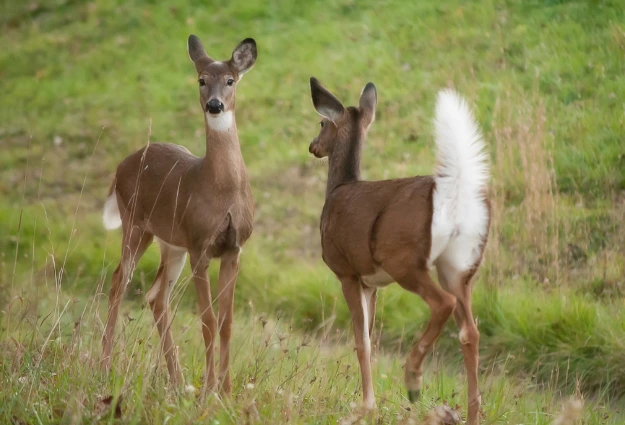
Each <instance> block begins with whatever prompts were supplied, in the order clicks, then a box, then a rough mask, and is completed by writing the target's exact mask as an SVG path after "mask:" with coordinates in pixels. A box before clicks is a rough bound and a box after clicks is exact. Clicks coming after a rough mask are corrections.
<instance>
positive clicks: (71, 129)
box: [0, 0, 625, 424]
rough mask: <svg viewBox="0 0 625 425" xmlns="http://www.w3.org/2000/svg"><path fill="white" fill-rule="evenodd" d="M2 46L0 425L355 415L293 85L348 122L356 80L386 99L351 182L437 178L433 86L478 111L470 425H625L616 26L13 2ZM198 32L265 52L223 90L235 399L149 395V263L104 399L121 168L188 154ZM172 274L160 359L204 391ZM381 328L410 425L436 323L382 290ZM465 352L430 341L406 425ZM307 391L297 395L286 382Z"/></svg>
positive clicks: (549, 10) (584, 9)
mask: <svg viewBox="0 0 625 425" xmlns="http://www.w3.org/2000/svg"><path fill="white" fill-rule="evenodd" d="M0 27H2V34H1V35H0V43H1V44H2V46H3V47H4V48H3V49H2V51H1V52H0V92H2V93H3V96H1V97H0V141H1V145H2V147H3V148H4V149H3V155H2V156H1V157H0V199H1V202H0V222H2V223H3V226H2V227H1V228H0V309H1V310H2V321H1V323H0V335H2V339H3V340H4V341H5V343H4V345H3V348H2V352H1V357H0V361H1V362H2V364H1V368H2V369H3V374H2V380H3V381H2V388H3V389H5V391H2V393H1V395H0V397H2V398H3V401H2V403H1V405H2V406H3V407H2V409H3V410H2V411H1V412H0V414H1V415H4V416H2V417H3V421H12V420H16V421H17V420H19V421H22V422H23V423H55V422H60V421H70V423H71V420H70V417H73V415H77V416H76V417H78V418H81V419H80V420H85V421H91V420H93V419H94V418H95V417H97V413H95V409H96V406H97V405H98V402H99V400H100V399H101V397H103V396H105V395H111V394H112V395H114V396H115V397H117V396H118V395H119V394H122V395H123V397H124V399H125V402H124V403H123V415H124V416H123V421H124V423H128V422H133V421H134V422H135V423H144V422H148V423H150V422H151V423H160V422H164V421H165V417H166V415H170V416H172V419H170V420H169V421H170V422H171V421H174V422H175V421H180V422H181V423H187V422H193V421H195V420H197V419H198V418H200V417H202V415H204V414H206V416H205V419H208V418H210V420H213V421H215V420H218V421H220V422H221V423H241V422H244V421H245V420H249V421H252V420H253V416H254V415H255V414H254V412H253V410H254V409H253V408H251V407H249V406H250V403H251V402H252V400H253V399H255V400H256V402H255V403H256V410H258V411H259V415H260V417H261V420H262V421H264V422H272V421H273V422H280V421H281V420H284V421H286V419H284V418H278V417H276V416H275V415H281V414H282V413H280V412H283V411H285V410H288V409H291V415H292V417H291V420H292V422H294V423H298V421H300V422H303V423H331V422H333V421H336V418H338V417H341V416H344V415H345V414H346V413H347V412H348V411H349V409H350V407H349V403H350V402H357V401H358V395H357V394H356V392H357V391H358V378H357V376H358V374H357V373H354V372H352V371H353V370H354V368H355V355H354V354H352V353H351V352H350V349H349V347H350V344H351V343H350V342H349V341H350V336H349V317H348V314H347V309H346V306H345V305H344V301H343V300H342V296H341V294H340V289H339V286H338V285H337V283H336V282H335V279H334V278H333V276H331V274H330V273H329V272H328V271H327V269H326V268H325V266H324V265H323V264H322V262H321V260H320V252H319V251H320V249H319V236H318V230H317V226H318V216H319V213H320V211H321V207H322V204H323V193H324V187H325V185H324V182H325V174H326V169H325V168H324V166H323V165H321V164H318V163H316V162H313V161H311V159H310V158H309V155H308V153H307V146H308V143H309V141H310V140H311V138H312V137H313V136H314V135H315V134H316V131H317V120H318V119H317V117H316V114H315V112H314V110H313V108H312V106H311V104H310V98H309V96H310V95H309V91H308V86H307V81H308V78H309V77H310V75H311V74H313V75H315V76H316V77H318V78H319V79H320V80H321V81H322V82H323V83H324V84H325V85H327V86H328V87H329V88H330V89H331V90H333V92H335V93H336V94H337V95H338V96H339V97H340V98H341V99H342V100H344V101H345V103H348V104H349V103H353V102H355V100H356V96H357V95H358V93H359V92H360V90H361V89H362V87H363V86H364V84H365V83H366V82H367V81H373V82H374V83H375V84H376V86H377V88H378V93H379V104H378V109H377V110H378V116H377V119H376V122H375V123H374V125H373V127H372V129H371V131H370V135H369V138H368V140H367V143H366V147H365V151H364V160H363V164H364V166H363V175H364V177H366V178H368V179H381V178H392V177H401V176H407V175H414V174H427V173H430V172H431V170H432V167H433V152H432V146H433V141H432V138H431V137H430V134H431V118H432V112H433V102H434V98H435V93H436V91H437V90H438V89H439V88H442V87H445V86H453V87H455V88H457V89H458V90H459V91H461V92H462V93H463V94H465V95H466V96H467V97H468V98H469V99H470V101H471V102H472V103H473V104H474V105H475V107H476V113H477V116H478V120H479V122H480V125H481V127H482V128H483V129H484V132H485V136H486V139H487V142H488V146H489V151H490V152H491V159H492V163H493V166H492V170H493V179H492V185H491V201H492V205H493V212H494V218H493V223H492V227H491V235H490V239H489V245H488V250H487V255H486V262H485V264H484V265H483V267H482V269H481V271H480V273H479V277H478V282H477V289H476V295H475V307H474V310H475V313H476V316H477V317H478V318H479V328H480V330H481V333H482V340H481V342H482V344H481V358H482V370H481V382H482V383H481V389H482V391H483V393H484V411H485V415H486V416H485V422H486V423H494V424H521V423H548V422H549V421H550V419H551V418H552V416H553V415H554V414H555V413H556V412H557V411H558V410H559V408H560V404H561V402H562V400H563V399H564V398H566V397H568V396H569V395H572V394H578V395H583V396H584V397H585V398H586V409H585V415H586V417H585V422H584V423H590V424H594V423H615V424H616V423H622V422H623V413H622V412H621V410H622V407H621V406H622V402H623V397H624V396H625V376H624V373H623V371H622V367H621V365H622V364H623V363H624V361H625V359H623V354H622V353H623V352H624V350H623V345H625V342H624V341H625V339H624V338H623V334H624V332H623V331H624V330H625V329H624V327H625V325H624V323H625V320H624V319H625V318H624V317H623V313H622V305H623V301H624V298H623V291H624V290H625V289H624V287H623V285H624V284H625V278H624V276H625V248H623V247H625V231H624V230H625V228H624V226H623V223H625V197H624V193H625V157H624V156H623V149H622V136H621V135H622V134H623V131H624V128H623V127H624V118H623V117H624V115H623V102H622V99H624V98H625V81H624V78H625V77H624V76H625V72H624V71H625V59H624V55H623V52H624V51H625V10H624V7H623V6H622V5H621V4H620V2H617V1H596V2H588V1H568V2H564V1H543V2H538V1H530V2H528V1H523V2H521V1H514V0H508V1H489V0H480V1H476V2H471V3H469V4H466V2H461V1H449V2H445V3H444V4H442V3H441V4H439V2H434V1H422V2H402V1H385V2H383V3H380V2H369V1H365V2H358V3H356V2H353V1H350V0H343V1H330V2H307V3H305V4H301V5H300V4H295V3H292V2H286V1H278V0H277V1H270V2H261V1H246V2H230V3H223V4H219V5H217V4H206V2H195V1H193V0H181V1H178V2H176V3H175V4H165V3H161V2H156V1H135V2H122V1H118V0H98V1H94V2H86V1H80V0H48V1H46V2H22V3H18V2H10V1H4V2H0ZM190 33H195V34H197V35H199V36H200V37H201V39H202V40H203V42H204V45H205V47H206V49H207V51H208V53H209V54H211V55H212V56H213V57H215V58H219V59H221V58H226V57H228V56H229V55H230V53H231V50H232V48H233V47H234V46H235V45H236V43H237V42H238V41H240V40H241V39H243V38H245V37H248V36H252V37H254V38H255V39H256V40H257V42H258V46H259V59H258V62H257V65H256V66H255V68H254V69H253V70H252V71H250V72H249V74H248V75H247V76H246V78H245V80H244V81H243V83H242V84H241V86H240V88H239V90H238V102H237V122H238V126H239V134H240V138H241V143H242V150H243V153H244V156H245V160H246V163H247V165H248V168H249V171H250V176H251V182H252V187H253V191H254V197H255V200H256V217H255V233H254V235H253V238H252V239H251V240H250V242H249V243H248V245H247V246H246V248H245V253H244V255H243V258H242V262H243V263H242V267H243V269H242V273H241V277H240V279H239V282H238V287H237V295H236V311H237V327H238V331H237V332H236V333H235V334H236V335H237V338H238V339H237V348H236V352H237V353H238V354H237V356H236V360H235V365H234V379H235V382H236V383H237V390H236V397H235V398H234V399H233V401H232V402H231V403H230V402H225V403H226V404H225V405H223V406H222V405H220V404H219V402H218V401H216V400H209V401H208V402H207V403H198V402H196V401H195V400H194V399H193V398H189V397H187V398H184V397H183V398H182V399H177V398H176V397H175V396H174V395H173V394H172V393H171V391H167V390H165V389H164V387H166V386H167V383H166V380H165V377H164V375H163V374H164V368H163V367H162V365H160V366H159V367H158V368H154V367H153V366H154V365H155V364H156V363H157V360H158V359H157V357H158V350H156V348H149V347H147V341H149V342H150V344H152V345H153V346H154V347H156V346H157V340H156V338H155V337H154V335H152V334H153V333H154V332H153V329H152V326H151V323H150V320H149V319H150V318H149V315H148V317H144V316H145V313H144V310H143V309H142V308H141V306H142V305H143V295H144V294H145V292H146V291H147V289H148V288H149V286H150V285H151V282H152V280H153V278H154V274H155V271H156V266H157V262H158V253H157V250H156V249H155V248H151V249H150V250H149V251H148V253H147V254H146V256H145V257H144V259H143V261H142V262H141V264H140V265H139V268H138V270H137V272H136V273H135V276H134V279H133V282H132V283H131V285H130V289H129V291H128V294H127V297H126V298H128V299H129V300H130V301H128V302H127V304H124V306H123V311H124V313H125V314H126V315H127V317H132V318H135V319H136V320H133V321H130V319H126V322H127V323H125V329H124V330H123V331H122V330H120V332H121V337H120V342H119V344H118V346H117V348H116V353H117V356H118V362H119V363H118V366H117V369H116V371H115V373H114V374H112V375H111V376H103V375H102V374H100V373H99V372H96V371H95V370H94V369H95V368H94V366H95V364H96V363H97V358H98V351H99V342H98V341H99V338H100V334H101V322H102V320H104V317H105V316H104V314H105V313H104V308H105V304H106V303H105V302H104V299H103V294H102V292H106V290H107V289H108V284H109V280H110V273H111V272H112V270H113V269H114V267H115V266H116V261H117V260H118V258H119V244H120V237H119V234H117V233H114V232H113V233H108V234H107V233H105V232H104V230H103V229H102V226H101V224H100V211H101V207H102V204H103V200H104V198H105V195H106V190H107V188H108V186H109V184H110V179H111V177H112V173H113V171H114V169H115V166H116V164H117V163H118V162H119V161H120V160H121V159H123V158H124V157H125V156H126V155H128V154H129V153H131V152H132V151H134V150H135V149H137V148H139V147H141V146H142V145H144V144H145V143H146V141H147V139H148V134H151V136H150V139H151V140H152V141H171V142H175V143H180V144H183V145H185V146H187V147H188V148H189V149H190V150H191V151H193V152H195V153H197V154H201V153H202V150H203V144H204V140H203V130H202V127H201V125H202V118H201V112H200V108H199V105H198V104H197V91H196V90H197V89H196V82H195V75H194V70H193V66H192V64H191V63H190V62H189V60H188V58H187V56H186V49H185V45H184V43H185V40H186V38H187V36H188V35H189V34H190ZM211 269H212V268H211ZM214 272H215V270H211V274H212V275H213V276H214ZM186 273H188V271H185V274H184V275H183V279H182V281H181V283H180V285H179V287H178V289H177V291H176V296H175V299H174V301H175V303H177V304H179V305H180V308H179V309H178V312H177V319H176V326H177V327H176V333H175V334H174V335H175V337H176V341H178V343H179V344H180V345H181V346H182V349H181V351H182V352H183V358H182V362H183V365H184V366H185V367H187V368H188V369H187V370H185V375H186V377H187V379H188V380H191V381H192V382H193V383H194V384H199V377H200V376H201V360H200V357H201V356H200V354H199V353H200V351H201V348H200V347H201V343H200V338H199V337H200V333H199V325H198V324H197V323H196V319H195V315H194V313H193V312H194V311H195V297H194V294H193V293H192V291H191V290H190V289H189V288H188V286H189V285H188V275H187V274H186ZM68 301H69V304H67V308H66V309H64V308H65V306H66V303H67V302H68ZM379 304H380V305H379V314H378V321H377V325H376V335H377V337H376V338H377V340H378V345H379V353H378V363H377V366H376V386H377V395H378V404H379V405H380V406H381V409H380V415H381V419H380V421H381V422H382V423H388V422H393V421H399V422H400V423H401V420H403V418H404V416H406V415H408V414H409V413H408V412H407V411H406V410H404V409H403V407H405V406H406V404H405V400H404V399H403V398H402V397H403V389H402V388H401V379H400V377H401V376H402V372H401V370H400V367H401V359H402V355H403V353H404V352H405V351H406V350H407V348H408V347H409V345H410V343H411V342H412V340H413V335H415V334H418V333H419V332H420V331H421V330H422V329H423V328H424V326H425V324H426V322H427V318H428V314H429V313H428V311H427V309H426V307H425V305H424V303H423V302H422V301H420V300H418V299H417V298H416V297H414V296H411V295H408V294H407V293H404V292H402V291H401V290H399V289H397V288H389V289H387V290H384V291H382V293H381V295H380V302H379ZM250 306H251V307H250ZM261 315H262V316H263V317H265V318H266V320H269V321H270V322H271V323H277V324H278V326H279V327H280V328H281V329H282V330H281V332H285V333H287V334H288V335H289V338H290V340H291V342H290V344H291V345H289V347H286V346H285V349H287V348H288V350H289V351H288V353H283V354H284V355H281V354H280V353H279V350H277V352H273V351H271V350H268V349H267V350H265V349H263V348H262V344H261V343H260V341H261V340H262V338H263V337H264V336H265V335H266V333H267V331H266V330H265V331H262V330H261V329H260V328H259V325H258V321H257V320H256V319H258V318H259V317H260V316H261ZM57 321H58V323H57ZM76 323H78V325H76ZM54 324H56V326H53V325H54ZM272 326H273V325H272ZM289 329H290V330H289ZM454 332H455V326H454V325H453V324H450V325H449V326H448V328H447V329H446V331H445V332H444V335H443V336H442V338H441V340H440V341H439V343H438V345H437V353H436V354H435V355H434V356H433V358H432V360H431V361H430V362H429V363H428V365H427V366H426V369H427V371H428V374H429V375H428V377H427V382H428V383H429V387H428V389H427V390H426V394H425V401H424V403H423V404H421V405H419V406H418V407H417V410H416V411H415V412H411V414H415V415H416V416H419V417H420V416H422V415H423V414H424V413H425V411H426V410H427V409H429V407H431V405H433V404H435V403H440V400H442V399H446V400H448V401H450V403H452V404H453V403H456V402H458V403H460V404H461V405H463V406H464V396H463V395H462V394H463V393H462V391H463V389H464V386H465V384H464V379H463V375H462V362H461V357H460V355H459V350H458V344H457V338H456V337H455V334H454ZM337 333H338V334H337ZM311 338H312V339H311ZM309 339H310V341H311V342H310V343H309V345H310V346H309V347H301V348H300V349H299V354H301V355H298V356H296V355H295V354H294V353H295V352H296V351H297V346H298V345H301V341H302V340H309ZM46 341H47V342H46ZM139 341H144V343H143V344H140V343H139ZM183 341H184V343H183ZM273 343H275V338H274V342H273ZM146 347H147V348H146ZM126 348H129V349H131V350H133V352H135V353H137V354H136V355H135V357H132V358H130V357H128V354H127V350H126ZM289 353H291V354H292V356H291V357H289V355H290V354H289ZM81 356H82V357H81ZM17 358H19V359H21V360H20V361H19V362H18V361H17V360H16V359H17ZM336 361H339V362H340V363H339V365H336ZM250 365H255V366H254V368H252V366H250ZM330 365H331V366H330ZM347 365H351V366H350V368H351V369H350V371H341V370H342V369H341V368H342V367H347ZM255 368H256V369H255ZM296 368H297V370H298V371H304V372H302V376H305V377H306V379H304V378H302V379H295V378H291V379H290V380H289V379H287V378H288V377H289V376H290V375H289V374H291V373H293V371H295V370H296ZM261 369H262V370H268V372H265V375H262V374H261V375H259V374H258V370H261ZM4 372H6V373H4ZM346 375H347V376H348V377H349V379H347V378H345V376H346ZM382 375H385V376H386V378H383V377H382ZM259 376H263V377H264V379H263V382H262V383H261V382H260V379H259ZM313 376H314V377H317V380H316V381H315V382H313V383H310V382H309V381H307V379H308V377H310V379H311V380H312V377H313ZM338 376H340V379H339V378H337V377H338ZM252 378H254V379H255V381H254V382H253V383H254V388H253V389H249V390H248V389H246V388H245V385H247V384H248V383H250V382H251V381H250V380H251V379H252ZM20 379H21V381H20ZM284 380H286V382H285V383H284V384H283V388H282V391H283V392H282V394H280V395H278V393H277V390H276V388H277V387H278V386H279V385H280V384H281V383H282V382H283V381H284ZM306 382H309V383H308V384H306V385H303V384H304V383H306ZM290 393H292V394H293V399H292V401H290V402H288V403H287V398H288V397H287V396H288V394H290ZM285 394H286V395H285ZM452 394H453V396H452ZM289 403H290V404H289ZM289 405H290V406H291V407H290V408H288V406H289ZM246 409H247V410H246ZM385 409H387V410H385ZM246 411H247V412H248V413H247V415H248V419H245V415H246V413H245V412H246ZM67 415H69V416H67ZM396 415H399V416H400V419H396ZM603 415H606V418H603ZM64 417H65V419H63V418H64ZM80 420H78V422H80ZM111 421H113V422H114V420H111ZM324 421H325V422H324ZM610 421H612V422H610Z"/></svg>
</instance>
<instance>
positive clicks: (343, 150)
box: [326, 132, 364, 198]
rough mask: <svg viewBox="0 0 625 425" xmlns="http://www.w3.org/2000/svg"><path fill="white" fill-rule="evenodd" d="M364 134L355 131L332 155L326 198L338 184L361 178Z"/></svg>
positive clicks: (339, 144)
mask: <svg viewBox="0 0 625 425" xmlns="http://www.w3.org/2000/svg"><path fill="white" fill-rule="evenodd" d="M363 141H364V135H361V134H359V132H355V133H353V134H350V135H349V138H348V139H347V141H346V142H344V143H337V146H336V147H335V149H334V152H332V155H330V157H329V159H328V162H329V169H328V183H327V186H326V198H327V197H328V196H329V195H330V193H331V192H332V191H333V190H334V189H336V188H337V187H338V186H340V185H342V184H345V183H351V182H355V181H358V180H360V158H361V151H362V142H363Z"/></svg>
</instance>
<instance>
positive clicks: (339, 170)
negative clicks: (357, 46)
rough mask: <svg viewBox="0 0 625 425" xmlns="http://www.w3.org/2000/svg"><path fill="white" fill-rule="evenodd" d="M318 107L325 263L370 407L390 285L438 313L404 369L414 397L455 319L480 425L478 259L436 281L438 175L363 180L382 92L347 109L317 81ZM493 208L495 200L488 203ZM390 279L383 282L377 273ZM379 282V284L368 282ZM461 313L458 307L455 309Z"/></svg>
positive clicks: (316, 144)
mask: <svg viewBox="0 0 625 425" xmlns="http://www.w3.org/2000/svg"><path fill="white" fill-rule="evenodd" d="M311 93H312V100H313V104H314V106H315V109H316V110H317V112H318V113H319V114H320V115H321V116H322V117H323V118H322V121H321V130H320V132H319V135H318V136H317V137H315V139H314V140H313V142H312V143H311V144H310V147H309V151H310V152H311V153H312V154H314V155H315V156H316V157H319V158H322V157H325V156H327V157H328V159H329V161H328V162H329V170H328V182H327V187H326V200H325V204H324V206H323V211H322V213H321V221H320V231H321V246H322V255H323V260H324V262H325V263H326V264H327V265H328V267H329V268H330V269H331V270H332V271H333V272H334V274H335V275H336V276H337V278H338V279H339V280H340V281H341V284H342V289H343V294H344V296H345V300H346V302H347V305H348V307H349V310H350V314H351V316H352V322H353V326H354V334H355V342H356V352H357V355H358V361H359V363H360V370H361V375H362V384H363V408H364V409H366V410H369V409H374V408H375V399H374V395H373V382H372V376H371V365H370V356H371V342H370V334H371V330H372V327H373V320H374V317H375V309H376V299H377V288H378V287H380V286H384V285H386V284H388V283H391V281H395V282H397V283H398V284H399V285H400V286H401V287H402V288H404V289H406V290H408V291H410V292H413V293H415V294H418V295H419V296H421V297H422V298H423V299H424V300H425V301H426V303H427V304H428V306H429V307H430V311H431V320H430V322H429V324H428V326H427V329H426V330H425V332H424V333H423V335H422V336H421V338H420V339H419V341H418V342H417V343H416V344H414V346H413V348H412V350H411V352H410V354H409V356H408V358H407V360H406V366H405V381H406V386H407V388H408V393H409V397H410V398H411V399H413V398H414V397H416V396H418V394H419V392H420V389H421V385H422V382H421V380H422V363H423V359H424V358H425V355H426V354H427V353H428V352H429V350H430V349H431V347H432V345H433V344H434V342H435V341H436V339H437V338H438V336H439V334H440V332H441V330H442V327H443V325H444V324H445V322H446V321H447V319H448V318H449V317H450V316H451V315H452V313H453V314H454V317H455V319H456V321H457V322H458V324H459V326H460V328H461V333H460V334H461V336H462V337H463V340H462V341H461V343H462V350H463V354H464V357H465V366H466V368H467V372H468V382H469V409H468V424H470V425H475V424H477V423H478V420H479V418H478V414H479V407H480V398H479V390H478V387H477V364H478V363H477V362H478V352H477V349H478V344H479V332H478V331H477V326H476V325H475V322H474V320H473V316H472V313H471V279H472V277H473V275H474V274H475V272H476V271H477V268H478V266H479V264H480V262H481V257H482V254H483V251H484V246H485V244H486V240H485V239H484V241H483V243H482V246H481V253H480V255H479V258H478V260H477V261H476V263H475V264H474V265H473V267H471V268H470V270H466V271H464V272H462V273H461V274H458V273H456V272H455V271H454V270H452V269H450V268H449V267H448V266H447V265H446V264H443V263H442V262H441V261H437V263H436V268H437V270H438V272H439V281H440V283H441V286H442V287H443V288H444V289H443V288H441V287H440V286H439V285H437V284H436V283H435V282H434V281H433V280H432V279H431V278H430V276H429V268H428V261H429V256H430V249H431V245H432V241H431V229H432V217H433V212H434V207H433V205H434V204H433V199H434V198H433V195H434V190H435V187H436V182H435V178H434V176H421V177H409V178H401V179H393V180H384V181H373V182H370V181H361V180H360V160H361V151H362V144H363V142H364V140H365V138H366V134H367V130H368V128H369V126H370V125H371V123H372V122H373V119H374V116H375V107H376V102H377V93H376V91H375V87H374V86H373V84H371V83H369V84H367V86H365V88H364V90H363V92H362V94H361V97H360V103H359V107H348V108H344V107H343V105H342V104H341V102H340V101H339V100H338V99H337V98H336V97H334V95H333V94H332V93H330V92H329V91H328V90H327V89H325V88H324V87H323V86H322V85H321V84H320V83H319V82H318V81H317V80H316V79H315V78H311ZM485 202H486V203H487V205H488V200H485ZM380 270H383V271H384V272H385V273H386V274H387V275H388V276H389V277H388V279H389V281H388V282H387V281H384V279H387V278H386V277H385V276H383V277H382V278H381V279H382V280H381V281H376V280H375V278H374V277H372V276H377V275H376V272H379V271H380ZM368 279H372V280H368ZM456 306H457V308H456Z"/></svg>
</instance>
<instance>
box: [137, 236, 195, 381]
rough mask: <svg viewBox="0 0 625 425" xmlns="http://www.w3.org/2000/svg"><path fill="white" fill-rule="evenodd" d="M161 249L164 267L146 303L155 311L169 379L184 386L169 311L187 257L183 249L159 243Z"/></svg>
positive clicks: (153, 312) (159, 269)
mask: <svg viewBox="0 0 625 425" xmlns="http://www.w3.org/2000/svg"><path fill="white" fill-rule="evenodd" d="M159 245H160V248H161V264H160V266H159V268H158V273H157V274H156V278H155V279H154V283H153V284H152V287H151V288H150V290H149V291H148V293H147V294H146V300H147V302H148V304H149V305H150V308H151V309H152V314H153V315H154V322H155V323H156V327H157V329H158V333H159V335H160V338H161V347H162V350H163V355H164V356H165V362H166V363H167V370H168V371H169V377H170V379H171V382H172V385H173V386H174V387H178V388H179V387H180V386H182V385H183V384H184V377H183V375H182V368H181V367H180V362H179V360H178V348H177V347H176V346H175V344H174V338H173V336H172V332H171V322H172V319H171V317H170V316H171V312H170V309H169V296H170V293H171V288H172V287H173V285H174V284H175V283H176V281H178V278H179V277H180V273H181V272H182V268H183V267H184V262H185V259H186V257H187V253H186V251H185V250H183V249H179V248H175V247H172V246H171V245H168V244H166V243H164V242H162V241H160V240H159Z"/></svg>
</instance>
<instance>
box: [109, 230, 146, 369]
mask: <svg viewBox="0 0 625 425" xmlns="http://www.w3.org/2000/svg"><path fill="white" fill-rule="evenodd" d="M152 238H153V236H152V234H150V233H146V232H144V230H143V229H140V228H138V227H136V226H134V227H132V228H131V229H129V230H126V229H124V234H123V237H122V256H121V260H120V262H119V265H118V266H117V268H116V269H115V271H114V272H113V278H112V281H111V290H110V292H109V309H108V310H109V311H108V318H107V319H106V328H105V330H104V336H103V337H102V366H103V367H104V369H105V370H108V369H109V368H110V367H111V354H112V351H113V339H114V337H115V325H116V324H117V317H118V316H119V305H120V304H121V301H122V299H123V297H124V293H125V292H126V287H127V286H128V282H129V281H130V278H131V277H132V273H133V272H134V269H135V267H136V265H137V263H138V262H139V260H140V259H141V257H142V256H143V254H144V253H145V250H146V249H147V248H148V246H150V244H151V243H152Z"/></svg>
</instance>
